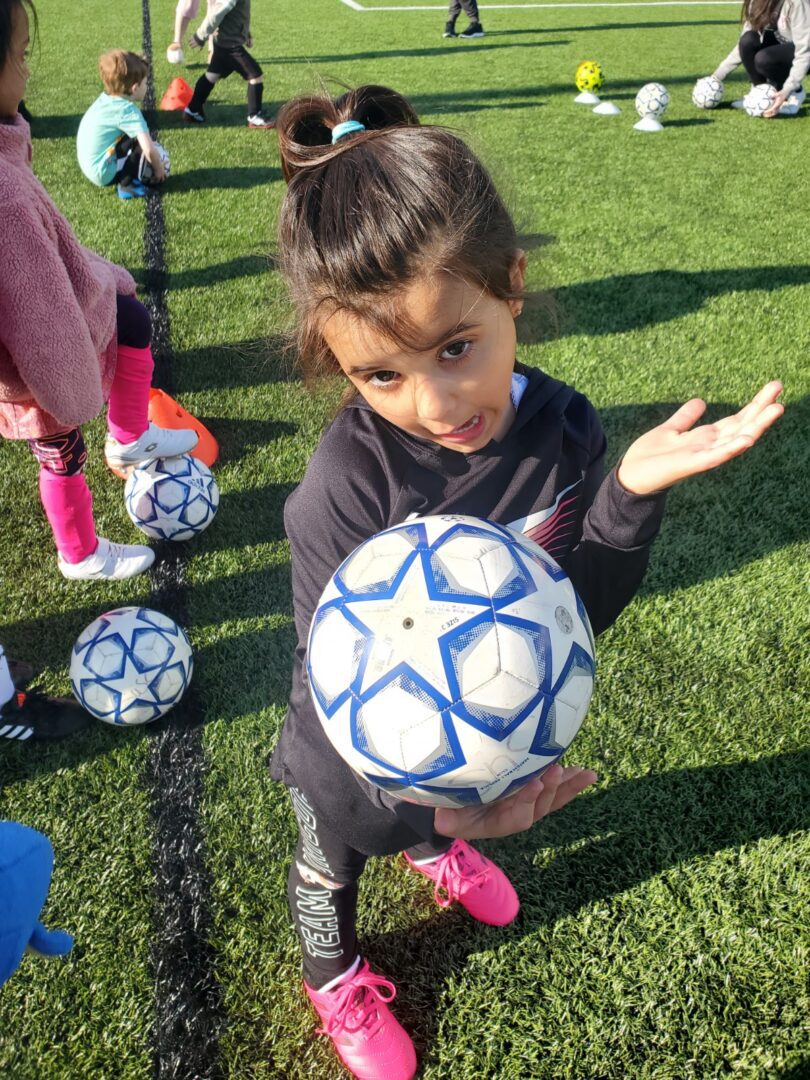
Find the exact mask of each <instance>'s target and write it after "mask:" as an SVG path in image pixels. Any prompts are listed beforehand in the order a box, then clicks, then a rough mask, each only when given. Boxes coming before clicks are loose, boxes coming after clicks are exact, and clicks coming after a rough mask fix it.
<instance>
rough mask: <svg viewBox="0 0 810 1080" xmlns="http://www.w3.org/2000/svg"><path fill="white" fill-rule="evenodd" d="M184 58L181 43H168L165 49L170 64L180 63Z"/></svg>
mask: <svg viewBox="0 0 810 1080" xmlns="http://www.w3.org/2000/svg"><path fill="white" fill-rule="evenodd" d="M185 58H186V54H185V53H184V52H183V46H182V45H176V46H172V45H170V46H169V47H168V49H167V50H166V59H167V60H168V61H169V63H170V64H182V63H183V61H184V60H185Z"/></svg>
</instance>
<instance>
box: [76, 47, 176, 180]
mask: <svg viewBox="0 0 810 1080" xmlns="http://www.w3.org/2000/svg"><path fill="white" fill-rule="evenodd" d="M98 70H99V72H100V74H101V81H102V83H103V84H104V93H103V94H99V96H98V97H97V98H96V100H95V101H94V102H93V104H92V105H91V106H90V108H89V109H88V110H87V112H86V113H85V114H84V116H83V117H82V121H81V123H80V124H79V133H78V135H77V137H76V152H77V154H78V158H79V165H80V166H81V170H82V172H83V173H84V175H85V176H86V177H87V179H88V180H90V181H91V182H92V183H94V184H98V186H99V187H108V186H109V185H111V184H117V185H118V195H119V197H120V198H122V199H133V198H137V197H139V196H142V195H145V194H146V187H145V186H144V183H145V181H147V180H148V182H149V183H158V184H159V183H161V182H162V181H163V180H165V179H166V169H165V166H164V164H163V158H162V156H161V152H160V147H159V146H158V144H157V143H156V142H155V140H154V139H153V138H152V136H151V135H150V134H149V129H148V128H147V126H146V120H145V118H144V115H143V113H142V112H141V110H140V109H139V108H138V105H137V104H136V102H141V101H143V99H144V95H145V94H146V80H147V77H148V75H149V67H148V65H147V63H146V61H145V60H144V58H143V57H142V56H139V55H138V54H137V53H132V52H125V51H124V50H123V49H109V50H108V51H107V52H105V53H102V54H101V56H100V57H99V61H98Z"/></svg>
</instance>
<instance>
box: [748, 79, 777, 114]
mask: <svg viewBox="0 0 810 1080" xmlns="http://www.w3.org/2000/svg"><path fill="white" fill-rule="evenodd" d="M775 97H776V90H775V89H774V88H773V87H772V86H771V85H770V83H759V84H758V85H757V86H752V87H751V89H750V90H749V91H748V93H747V94H746V95H745V97H744V98H743V108H744V109H745V111H746V112H747V113H748V115H749V116H762V114H763V113H765V112H767V111H768V109H770V107H771V105H773V99H774V98H775Z"/></svg>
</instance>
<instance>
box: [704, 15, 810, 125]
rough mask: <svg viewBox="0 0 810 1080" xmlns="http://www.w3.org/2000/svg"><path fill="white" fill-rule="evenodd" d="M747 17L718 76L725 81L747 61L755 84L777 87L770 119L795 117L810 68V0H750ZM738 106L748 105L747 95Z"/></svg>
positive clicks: (767, 115) (801, 101)
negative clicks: (745, 102)
mask: <svg viewBox="0 0 810 1080" xmlns="http://www.w3.org/2000/svg"><path fill="white" fill-rule="evenodd" d="M742 16H743V31H742V34H741V35H740V40H739V42H738V43H737V45H736V46H735V48H733V49H732V50H731V52H730V53H729V54H728V56H727V57H726V59H725V60H724V61H723V62H722V64H720V66H719V67H718V68H717V69H716V70H715V71H714V72H713V75H714V78H715V79H717V80H718V81H719V82H721V83H722V82H723V81H724V80H725V78H726V76H727V75H730V74H731V72H732V71H733V70H734V69H735V68H736V67H738V66H739V65H740V64H742V65H743V66H744V67H745V70H746V71H747V73H748V77H749V79H750V80H751V85H752V86H757V85H759V84H760V83H769V84H770V85H771V86H772V87H773V88H774V89H775V90H776V91H777V94H776V97H775V98H774V101H773V104H772V106H771V108H770V109H768V111H767V112H766V113H764V114H763V115H764V116H765V117H766V118H771V117H774V116H777V115H782V116H795V114H796V113H797V112H798V111H799V109H800V108H801V105H802V103H803V102H804V98H805V91H804V87H803V86H802V80H803V79H804V77H805V75H807V72H808V70H809V69H810V0H744V2H743V11H742ZM732 104H733V106H734V108H738V109H739V108H742V107H743V102H742V99H740V100H739V101H734V102H733V103H732Z"/></svg>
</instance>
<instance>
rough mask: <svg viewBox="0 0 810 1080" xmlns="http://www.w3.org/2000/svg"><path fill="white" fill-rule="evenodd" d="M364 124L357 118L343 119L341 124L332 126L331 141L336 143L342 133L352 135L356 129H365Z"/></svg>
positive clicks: (341, 136)
mask: <svg viewBox="0 0 810 1080" xmlns="http://www.w3.org/2000/svg"><path fill="white" fill-rule="evenodd" d="M365 130H366V125H365V124H361V123H360V121H359V120H344V121H343V123H342V124H335V126H334V127H333V128H332V142H333V143H336V142H337V141H338V139H342V138H343V136H344V135H353V134H354V133H355V132H356V131H365Z"/></svg>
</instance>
